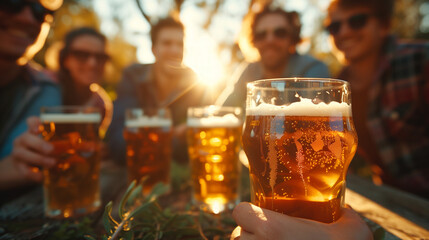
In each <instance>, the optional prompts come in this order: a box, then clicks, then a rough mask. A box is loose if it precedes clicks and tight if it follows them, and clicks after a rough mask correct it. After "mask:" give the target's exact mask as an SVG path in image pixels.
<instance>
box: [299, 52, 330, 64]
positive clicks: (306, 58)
mask: <svg viewBox="0 0 429 240" xmlns="http://www.w3.org/2000/svg"><path fill="white" fill-rule="evenodd" d="M293 56H294V57H295V59H293V60H295V61H299V62H301V63H302V64H323V65H326V64H325V63H324V62H322V61H321V60H319V59H317V58H315V57H313V56H311V55H310V54H295V55H293Z"/></svg>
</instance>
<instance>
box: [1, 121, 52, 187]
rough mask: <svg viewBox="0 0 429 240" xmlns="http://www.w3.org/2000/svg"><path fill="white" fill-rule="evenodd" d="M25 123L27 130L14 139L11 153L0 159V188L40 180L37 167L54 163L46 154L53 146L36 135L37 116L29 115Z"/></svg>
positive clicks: (37, 132)
mask: <svg viewBox="0 0 429 240" xmlns="http://www.w3.org/2000/svg"><path fill="white" fill-rule="evenodd" d="M27 124H28V130H27V131H26V132H24V133H23V134H21V135H20V136H19V137H17V138H16V139H15V141H14V144H13V150H12V153H11V154H10V155H9V156H7V157H5V158H4V159H2V160H1V161H0V189H11V188H14V187H18V186H23V185H27V184H30V183H38V182H41V181H42V179H43V176H42V173H41V171H40V169H39V168H41V167H45V168H50V167H52V166H54V165H55V159H53V158H51V157H49V156H48V154H49V153H50V152H51V151H52V150H53V146H52V145H51V144H50V143H48V142H46V141H44V140H43V139H41V138H40V137H39V136H38V134H40V128H39V126H40V121H39V118H37V117H30V118H28V119H27Z"/></svg>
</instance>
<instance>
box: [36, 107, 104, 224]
mask: <svg viewBox="0 0 429 240" xmlns="http://www.w3.org/2000/svg"><path fill="white" fill-rule="evenodd" d="M40 119H41V121H42V123H43V131H42V136H43V138H44V139H45V140H46V141H49V142H50V143H51V144H53V145H54V151H53V152H54V153H53V157H54V158H55V159H56V161H57V163H56V165H55V166H54V167H52V168H50V169H44V170H43V174H44V184H43V186H44V201H45V214H46V215H47V216H48V217H54V218H68V217H76V216H80V215H84V214H87V213H91V212H94V211H95V210H97V209H98V208H99V206H100V204H101V203H100V187H99V169H100V159H99V156H100V141H99V133H98V131H99V125H100V122H101V114H100V112H99V109H96V108H90V107H65V106H64V107H44V108H42V109H41V115H40Z"/></svg>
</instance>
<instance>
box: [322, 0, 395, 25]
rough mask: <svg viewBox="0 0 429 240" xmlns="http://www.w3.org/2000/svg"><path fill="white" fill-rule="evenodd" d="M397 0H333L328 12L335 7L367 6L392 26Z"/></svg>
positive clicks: (382, 21)
mask: <svg viewBox="0 0 429 240" xmlns="http://www.w3.org/2000/svg"><path fill="white" fill-rule="evenodd" d="M394 2H395V0H358V1H357V0H332V1H331V3H330V4H329V7H328V12H329V11H332V9H334V8H343V9H350V8H354V7H367V8H369V9H371V11H372V13H373V14H374V16H375V17H376V18H378V19H379V21H380V22H381V23H382V24H384V25H386V26H390V23H391V19H392V16H393V11H394V5H395V3H394Z"/></svg>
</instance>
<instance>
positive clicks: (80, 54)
mask: <svg viewBox="0 0 429 240" xmlns="http://www.w3.org/2000/svg"><path fill="white" fill-rule="evenodd" d="M70 55H71V56H73V57H74V58H76V59H77V60H78V61H79V62H81V63H86V62H87V61H88V59H89V58H90V57H94V59H95V61H96V62H97V63H99V64H104V63H106V62H107V61H108V60H109V59H110V56H109V55H107V54H105V53H95V52H89V51H84V50H76V49H75V50H70Z"/></svg>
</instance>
